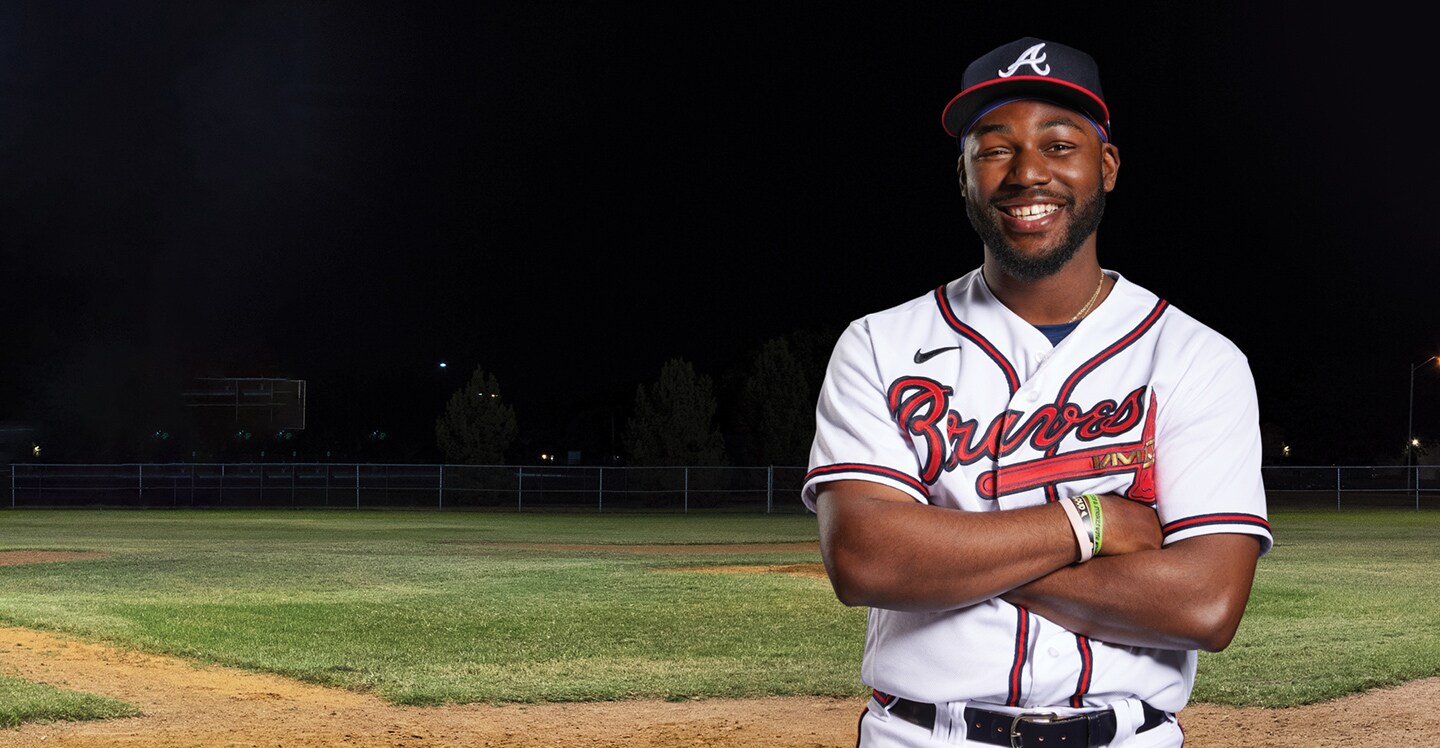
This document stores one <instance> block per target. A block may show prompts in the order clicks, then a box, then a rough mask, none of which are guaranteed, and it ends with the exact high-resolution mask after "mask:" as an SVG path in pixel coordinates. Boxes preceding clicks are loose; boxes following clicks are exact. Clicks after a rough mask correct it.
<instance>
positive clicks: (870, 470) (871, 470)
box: [805, 462, 930, 498]
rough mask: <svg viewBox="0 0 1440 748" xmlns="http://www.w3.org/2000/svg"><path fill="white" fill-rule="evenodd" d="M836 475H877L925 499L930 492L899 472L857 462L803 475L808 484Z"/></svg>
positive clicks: (823, 467)
mask: <svg viewBox="0 0 1440 748" xmlns="http://www.w3.org/2000/svg"><path fill="white" fill-rule="evenodd" d="M836 473H867V474H869V475H878V476H881V477H884V478H889V479H891V480H895V481H899V482H901V483H904V484H905V485H907V486H910V487H911V488H914V489H915V490H916V491H919V492H920V494H921V495H922V496H925V497H927V498H928V497H929V496H930V491H929V489H927V488H926V487H925V484H924V483H921V482H920V480H919V479H918V478H916V477H915V476H913V475H909V474H906V473H902V472H900V471H899V470H894V469H891V468H887V467H881V466H880V465H866V464H863V463H859V462H842V463H839V464H836V465H824V466H821V467H817V468H815V469H814V470H811V471H810V472H808V473H806V474H805V482H806V483H809V482H810V481H811V480H813V479H815V478H819V477H821V476H826V475H834V474H836Z"/></svg>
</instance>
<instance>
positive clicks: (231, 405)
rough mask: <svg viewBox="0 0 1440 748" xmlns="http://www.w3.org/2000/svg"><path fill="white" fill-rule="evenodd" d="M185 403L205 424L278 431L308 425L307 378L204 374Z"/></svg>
mask: <svg viewBox="0 0 1440 748" xmlns="http://www.w3.org/2000/svg"><path fill="white" fill-rule="evenodd" d="M185 406H186V408H188V409H189V410H190V412H191V415H192V416H193V417H194V419H195V420H196V421H197V422H199V423H201V424H204V425H206V426H210V427H213V428H224V429H230V430H246V431H258V432H270V433H275V432H279V431H301V430H303V429H304V428H305V380H303V379H272V378H261V377H202V378H199V379H196V380H194V381H193V382H191V385H190V387H189V389H187V390H186V392H185Z"/></svg>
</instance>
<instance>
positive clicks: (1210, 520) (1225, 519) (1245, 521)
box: [1160, 514, 1270, 537]
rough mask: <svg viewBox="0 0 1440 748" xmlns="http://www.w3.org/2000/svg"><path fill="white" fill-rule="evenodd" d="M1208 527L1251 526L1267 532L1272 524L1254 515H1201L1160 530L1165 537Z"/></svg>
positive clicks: (1173, 523)
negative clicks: (1182, 531)
mask: <svg viewBox="0 0 1440 748" xmlns="http://www.w3.org/2000/svg"><path fill="white" fill-rule="evenodd" d="M1207 525H1250V526H1252V527H1263V528H1265V531H1266V532H1269V531H1270V522H1269V521H1268V520H1266V519H1265V518H1264V517H1261V516H1258V515H1254V514H1199V515H1196V516H1194V517H1186V518H1185V519H1180V520H1176V521H1174V522H1171V523H1170V524H1168V525H1165V526H1164V527H1162V528H1160V531H1161V532H1162V533H1163V534H1164V535H1165V537H1170V536H1171V535H1173V534H1175V533H1177V532H1180V531H1181V530H1188V529H1190V528H1192V527H1205V526H1207Z"/></svg>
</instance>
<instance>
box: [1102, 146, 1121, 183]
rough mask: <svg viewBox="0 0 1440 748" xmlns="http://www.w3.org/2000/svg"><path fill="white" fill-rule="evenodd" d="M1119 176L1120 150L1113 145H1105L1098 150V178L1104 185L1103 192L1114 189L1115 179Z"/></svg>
mask: <svg viewBox="0 0 1440 748" xmlns="http://www.w3.org/2000/svg"><path fill="white" fill-rule="evenodd" d="M1119 175H1120V149H1119V148H1117V147H1116V146H1115V144H1113V143H1106V144H1104V145H1103V146H1102V147H1101V148H1100V178H1101V180H1102V183H1103V184H1104V185H1105V191H1106V192H1110V191H1111V190H1113V189H1115V179H1116V177H1118V176H1119Z"/></svg>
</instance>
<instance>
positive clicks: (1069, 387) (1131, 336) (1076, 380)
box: [1046, 299, 1170, 455]
mask: <svg viewBox="0 0 1440 748" xmlns="http://www.w3.org/2000/svg"><path fill="white" fill-rule="evenodd" d="M1169 306H1170V305H1169V303H1168V302H1166V301H1165V300H1164V299H1161V300H1159V301H1158V302H1156V303H1155V308H1154V309H1151V310H1150V313H1149V314H1147V315H1145V319H1143V320H1141V321H1140V324H1138V325H1136V326H1135V329H1133V330H1131V331H1130V332H1128V333H1125V336H1124V337H1122V338H1120V339H1119V340H1117V341H1115V342H1114V343H1112V344H1111V345H1110V347H1109V348H1106V349H1105V350H1103V351H1101V352H1100V353H1098V354H1096V356H1095V357H1094V358H1092V359H1090V360H1089V361H1086V362H1085V363H1083V364H1081V365H1080V368H1078V369H1076V370H1075V371H1074V372H1071V374H1070V377H1069V378H1068V379H1066V380H1065V384H1064V386H1062V387H1061V388H1060V395H1059V396H1058V397H1056V398H1055V404H1056V405H1063V404H1065V402H1067V401H1068V400H1069V399H1070V393H1071V391H1073V390H1074V389H1075V386H1076V385H1078V384H1080V380H1081V379H1084V378H1085V377H1086V375H1088V374H1089V373H1090V372H1092V371H1094V370H1095V369H1096V368H1098V367H1099V366H1100V364H1103V363H1105V361H1106V360H1108V359H1110V358H1111V357H1113V356H1115V354H1117V353H1119V352H1120V351H1123V350H1125V349H1126V348H1129V347H1130V346H1131V345H1133V344H1134V343H1135V341H1137V340H1139V339H1140V338H1141V337H1142V336H1143V335H1144V334H1145V333H1146V332H1148V331H1149V330H1150V328H1151V327H1153V326H1154V325H1155V322H1156V321H1157V320H1159V319H1160V315H1162V314H1164V313H1165V310H1166V308H1168V307H1169ZM1059 447H1060V445H1059V444H1055V445H1052V446H1051V447H1050V449H1049V450H1047V451H1046V454H1049V455H1054V454H1055V450H1056V449H1058V448H1059Z"/></svg>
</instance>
